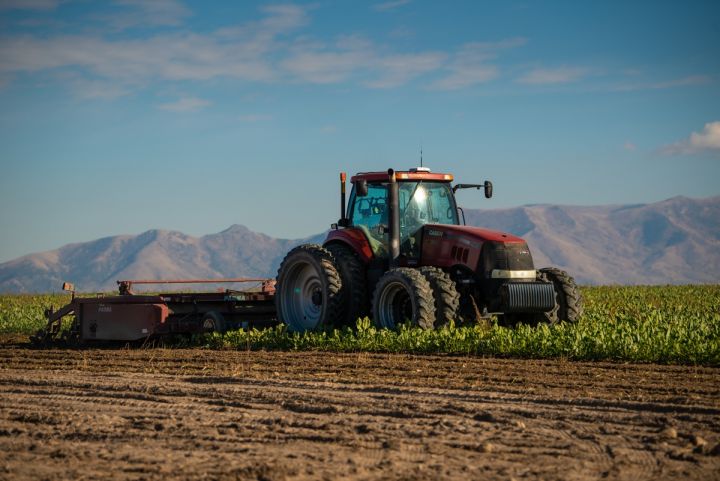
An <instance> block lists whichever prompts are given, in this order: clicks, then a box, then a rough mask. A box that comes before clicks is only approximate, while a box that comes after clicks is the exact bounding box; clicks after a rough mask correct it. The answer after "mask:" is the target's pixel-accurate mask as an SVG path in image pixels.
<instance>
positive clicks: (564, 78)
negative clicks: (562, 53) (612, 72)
mask: <svg viewBox="0 0 720 481" xmlns="http://www.w3.org/2000/svg"><path fill="white" fill-rule="evenodd" d="M588 73H589V70H588V69H587V68H583V67H556V68H536V69H533V70H531V71H530V72H528V73H526V74H525V75H523V76H521V77H520V78H519V79H518V80H517V81H518V82H520V83H524V84H534V85H545V84H562V83H570V82H575V81H577V80H580V79H581V78H583V77H585V76H586V75H587V74H588Z"/></svg>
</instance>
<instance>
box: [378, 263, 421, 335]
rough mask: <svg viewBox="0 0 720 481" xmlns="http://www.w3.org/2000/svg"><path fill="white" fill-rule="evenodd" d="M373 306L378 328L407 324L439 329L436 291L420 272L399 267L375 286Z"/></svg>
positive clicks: (388, 273) (386, 274)
mask: <svg viewBox="0 0 720 481" xmlns="http://www.w3.org/2000/svg"><path fill="white" fill-rule="evenodd" d="M372 304H373V309H372V312H373V319H374V320H375V324H377V325H378V327H381V328H387V329H396V328H397V326H398V325H399V324H400V323H401V322H406V321H407V322H410V323H411V324H412V325H413V326H419V327H422V328H423V329H432V328H433V327H435V306H434V302H433V295H432V288H431V287H430V283H429V282H428V280H427V279H425V276H423V275H422V274H421V273H420V271H418V270H417V269H411V268H408V267H399V268H397V269H391V270H389V271H387V272H386V273H385V274H384V275H383V276H382V277H381V278H380V280H379V281H378V283H377V286H375V293H374V295H373V303H372Z"/></svg>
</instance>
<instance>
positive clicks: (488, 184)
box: [485, 180, 492, 199]
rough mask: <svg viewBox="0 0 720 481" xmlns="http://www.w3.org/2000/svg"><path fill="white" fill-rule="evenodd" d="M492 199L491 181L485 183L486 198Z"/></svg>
mask: <svg viewBox="0 0 720 481" xmlns="http://www.w3.org/2000/svg"><path fill="white" fill-rule="evenodd" d="M490 197H492V182H490V181H489V180H486V181H485V198H486V199H489V198H490Z"/></svg>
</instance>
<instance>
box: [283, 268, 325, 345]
mask: <svg viewBox="0 0 720 481" xmlns="http://www.w3.org/2000/svg"><path fill="white" fill-rule="evenodd" d="M279 295H280V306H281V309H282V313H283V319H284V320H285V322H286V323H287V324H288V326H289V327H290V329H292V330H294V331H306V330H314V329H316V328H317V327H318V325H319V323H320V319H321V317H322V310H323V291H322V281H321V280H320V275H319V274H318V272H317V269H315V267H313V266H312V265H311V264H309V263H306V262H301V263H298V264H296V265H295V266H293V267H292V268H291V269H290V270H289V271H288V273H287V275H286V277H285V280H284V282H283V283H282V287H281V289H280V292H279Z"/></svg>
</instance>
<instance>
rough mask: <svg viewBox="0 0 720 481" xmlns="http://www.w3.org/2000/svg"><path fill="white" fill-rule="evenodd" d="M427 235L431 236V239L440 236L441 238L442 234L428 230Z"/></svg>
mask: <svg viewBox="0 0 720 481" xmlns="http://www.w3.org/2000/svg"><path fill="white" fill-rule="evenodd" d="M428 235H431V236H433V237H442V236H443V232H442V231H441V230H432V229H429V230H428Z"/></svg>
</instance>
